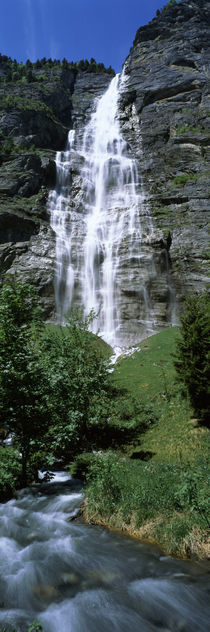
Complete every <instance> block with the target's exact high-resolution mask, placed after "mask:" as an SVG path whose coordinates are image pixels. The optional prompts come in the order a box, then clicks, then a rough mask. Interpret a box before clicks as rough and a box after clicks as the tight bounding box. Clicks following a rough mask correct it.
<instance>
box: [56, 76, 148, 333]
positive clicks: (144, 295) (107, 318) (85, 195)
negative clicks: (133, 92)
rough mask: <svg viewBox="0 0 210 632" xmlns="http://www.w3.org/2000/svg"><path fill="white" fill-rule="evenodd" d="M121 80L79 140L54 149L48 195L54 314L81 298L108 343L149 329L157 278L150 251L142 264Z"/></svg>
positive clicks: (139, 195) (143, 229)
mask: <svg viewBox="0 0 210 632" xmlns="http://www.w3.org/2000/svg"><path fill="white" fill-rule="evenodd" d="M125 81H126V78H125V75H124V74H122V75H121V76H119V75H117V76H116V77H114V78H113V79H112V81H111V83H110V85H109V87H108V89H107V91H106V92H105V94H104V95H103V96H102V97H101V98H100V99H99V100H98V101H97V104H96V110H95V112H94V113H93V114H92V116H91V118H90V121H89V123H88V124H87V126H86V127H85V130H84V134H83V138H82V141H81V140H78V139H77V138H76V137H75V132H74V131H73V130H71V131H70V132H69V137H68V146H67V150H66V151H65V152H59V153H58V154H57V159H56V165H57V186H56V190H55V191H53V192H51V194H50V197H49V209H50V213H51V225H52V227H53V229H54V231H55V233H56V261H57V263H56V266H57V269H56V280H55V293H56V307H57V314H58V318H59V320H60V322H64V320H65V315H66V314H67V313H68V310H69V308H70V307H71V306H78V305H80V306H81V305H82V306H83V307H84V310H85V314H88V313H89V312H90V310H91V309H93V310H94V312H95V313H96V314H98V318H97V323H96V325H95V330H94V329H93V331H97V330H99V332H100V335H101V336H102V337H103V338H104V339H105V340H106V341H107V342H108V343H110V344H111V345H112V346H117V345H122V344H125V343H126V344H129V343H132V342H133V340H134V337H135V336H134V337H133V334H135V335H136V334H137V338H138V339H140V337H145V335H149V334H151V333H153V332H154V316H153V312H152V309H151V304H150V298H149V292H148V290H147V287H148V286H149V284H150V282H151V278H152V277H154V262H153V260H152V255H151V254H150V256H149V257H148V255H146V257H147V261H146V265H145V245H146V244H147V243H148V240H149V238H150V239H151V236H152V231H153V228H152V222H151V217H150V214H149V212H148V207H147V203H146V199H145V195H144V192H143V188H142V185H141V182H140V178H139V174H138V167H137V163H136V161H135V160H134V159H133V158H132V157H131V155H130V149H129V147H128V145H127V143H126V142H125V141H124V140H123V138H122V134H121V130H120V124H119V119H118V101H119V94H120V91H121V90H122V88H123V85H124V82H125ZM75 173H77V177H79V182H77V186H76V187H75V184H74V179H75ZM72 191H73V194H72ZM75 200H76V202H75ZM75 204H76V208H75ZM143 261H144V270H143V265H142V262H143ZM145 270H146V271H145ZM130 297H134V300H133V305H132V308H131V305H129V302H130V303H131V300H130ZM131 311H132V313H131ZM126 321H127V322H128V321H129V328H130V335H129V332H128V325H126V327H125V322H126ZM133 322H134V323H135V326H134V331H132V323H133ZM140 325H141V330H140ZM137 332H138V333H137Z"/></svg>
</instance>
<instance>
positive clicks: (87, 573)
mask: <svg viewBox="0 0 210 632" xmlns="http://www.w3.org/2000/svg"><path fill="white" fill-rule="evenodd" d="M82 498H83V492H82V486H81V483H80V482H79V481H75V480H72V479H70V478H69V477H68V476H67V474H66V473H64V472H60V473H55V475H54V478H53V480H52V481H51V482H49V483H44V482H43V483H40V484H37V485H34V486H32V487H31V488H27V489H25V490H21V492H19V493H18V496H17V498H15V499H12V500H10V501H9V502H7V503H3V504H1V505H0V535H1V539H0V630H1V628H4V627H6V629H7V631H8V632H10V631H12V630H13V628H14V627H16V629H17V631H18V632H26V630H27V627H28V626H29V625H30V624H31V623H32V621H33V620H34V619H35V618H36V619H37V620H38V621H39V622H41V623H42V625H43V631H44V632H157V631H159V632H207V630H208V629H209V628H208V625H209V609H208V606H207V602H208V599H207V598H208V589H209V574H208V573H209V570H210V569H209V565H208V563H207V562H188V561H180V560H176V559H173V558H172V557H167V556H164V555H163V554H162V553H161V551H160V550H159V549H158V548H157V547H153V546H151V545H150V546H149V545H147V544H145V543H142V542H139V541H137V540H133V539H132V538H129V537H126V536H124V535H120V534H115V533H110V532H109V531H108V530H107V529H105V528H102V527H96V526H92V525H85V524H84V523H83V522H82V520H81V518H80V517H77V518H76V520H74V518H75V517H76V515H77V513H78V509H79V507H80V505H81V502H82Z"/></svg>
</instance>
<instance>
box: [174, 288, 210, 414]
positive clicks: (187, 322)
mask: <svg viewBox="0 0 210 632" xmlns="http://www.w3.org/2000/svg"><path fill="white" fill-rule="evenodd" d="M209 343H210V318H209V297H208V296H207V294H206V295H205V296H189V297H188V298H187V300H186V302H185V311H184V314H183V316H182V318H181V327H180V338H179V339H178V341H177V350H176V359H175V367H176V370H177V373H178V376H179V378H180V380H181V382H182V383H183V384H184V385H185V387H186V389H187V392H188V394H189V398H190V401H191V404H192V406H193V408H194V411H195V414H196V415H198V417H199V419H201V420H202V421H204V422H205V421H206V423H207V421H208V413H209V408H210V387H209V385H210V345H209Z"/></svg>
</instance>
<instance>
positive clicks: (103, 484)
mask: <svg viewBox="0 0 210 632" xmlns="http://www.w3.org/2000/svg"><path fill="white" fill-rule="evenodd" d="M87 480H88V488H87V498H88V504H87V509H86V511H85V515H86V517H87V518H91V520H94V518H95V517H96V519H97V520H98V519H99V520H101V521H102V522H105V523H109V524H110V525H111V526H113V527H117V526H118V527H121V528H124V529H126V530H128V531H129V532H130V533H131V534H132V533H133V534H135V533H136V532H137V531H138V530H139V529H141V532H142V533H141V534H142V536H143V535H144V536H145V537H146V535H147V536H148V535H149V536H150V538H151V536H152V538H153V539H156V540H158V542H159V543H160V544H162V545H163V546H164V545H166V544H167V550H168V551H170V552H173V553H177V552H180V547H183V539H184V538H185V537H186V536H188V535H189V532H190V531H191V530H193V527H195V525H196V528H197V529H203V530H204V532H205V531H206V529H207V528H208V526H209V519H208V515H207V509H206V507H207V503H208V471H207V464H206V462H205V461H201V462H200V463H197V464H196V466H194V467H191V466H189V465H188V466H187V465H178V464H168V463H157V462H153V461H149V462H147V463H143V462H142V461H137V460H132V461H131V460H128V459H125V458H123V457H121V458H120V459H119V456H118V455H116V454H112V453H107V454H106V455H102V456H97V457H95V462H94V463H91V465H90V467H89V474H88V476H87ZM150 523H151V524H150ZM149 524H150V529H149V530H148V525H149ZM169 525H170V527H169ZM167 526H168V527H169V528H168V530H167V535H168V538H169V541H168V542H167V540H166V538H165V535H166V534H165V528H166V527H167ZM163 527H164V528H163ZM186 542H187V541H186ZM187 545H189V542H187ZM184 552H185V553H186V550H185V551H184V550H183V553H184Z"/></svg>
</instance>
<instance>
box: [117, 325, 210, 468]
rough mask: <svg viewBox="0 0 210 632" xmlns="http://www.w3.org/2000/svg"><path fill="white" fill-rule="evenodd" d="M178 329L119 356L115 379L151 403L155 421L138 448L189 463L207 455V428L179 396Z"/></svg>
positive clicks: (166, 459) (164, 459) (161, 458)
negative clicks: (125, 354)
mask: <svg viewBox="0 0 210 632" xmlns="http://www.w3.org/2000/svg"><path fill="white" fill-rule="evenodd" d="M178 335H179V334H178V328H177V327H173V328H171V329H166V330H164V331H162V332H161V333H159V334H156V335H154V336H151V337H150V338H147V339H146V340H144V341H142V343H141V345H140V349H141V350H140V351H138V352H136V353H135V354H134V355H133V356H131V357H128V358H125V359H122V360H121V361H120V362H119V363H118V364H117V365H116V369H115V373H114V376H113V377H114V381H115V383H116V384H117V385H118V386H122V387H125V388H127V389H128V391H129V392H130V393H131V394H132V395H135V396H137V397H140V398H141V400H142V401H143V402H145V403H153V406H154V410H155V412H156V413H157V415H158V419H159V420H158V423H157V424H155V425H154V426H153V427H152V428H151V429H150V430H148V431H147V432H146V433H145V435H144V436H143V438H142V441H141V449H142V450H150V451H151V452H152V453H154V456H153V457H152V458H153V459H155V460H156V461H161V462H176V463H177V462H183V463H192V462H194V461H195V460H197V459H198V458H199V457H200V456H204V455H206V456H207V441H206V439H207V437H208V431H207V429H206V428H201V427H199V426H198V423H197V421H196V420H195V419H194V418H193V411H192V408H191V406H190V404H189V402H188V400H187V399H186V398H180V391H179V387H178V385H177V384H176V373H175V369H174V366H173V354H174V352H175V347H176V339H177V337H178Z"/></svg>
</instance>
